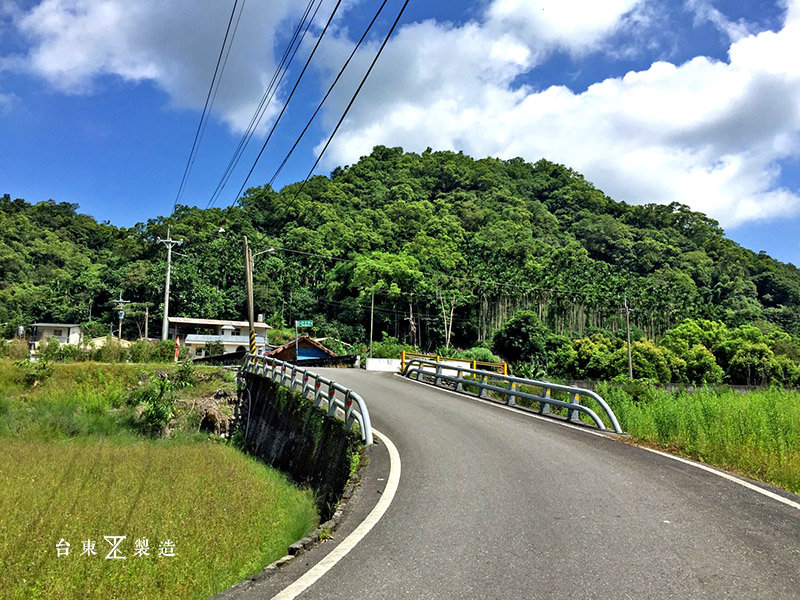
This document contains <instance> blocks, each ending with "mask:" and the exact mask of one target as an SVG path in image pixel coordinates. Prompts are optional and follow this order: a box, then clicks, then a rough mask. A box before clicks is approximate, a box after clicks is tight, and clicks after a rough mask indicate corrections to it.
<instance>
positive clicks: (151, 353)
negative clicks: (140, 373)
mask: <svg viewBox="0 0 800 600" xmlns="http://www.w3.org/2000/svg"><path fill="white" fill-rule="evenodd" d="M128 353H129V355H130V359H131V362H136V363H148V362H154V361H155V360H156V359H157V356H158V347H157V344H154V343H153V342H148V341H147V340H136V341H135V342H134V343H133V344H131V347H130V348H129V349H128Z"/></svg>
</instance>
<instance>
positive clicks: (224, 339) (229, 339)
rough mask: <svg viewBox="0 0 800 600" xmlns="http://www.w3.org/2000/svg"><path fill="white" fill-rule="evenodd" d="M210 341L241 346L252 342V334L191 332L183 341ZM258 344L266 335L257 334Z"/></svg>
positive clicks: (202, 342) (261, 342)
mask: <svg viewBox="0 0 800 600" xmlns="http://www.w3.org/2000/svg"><path fill="white" fill-rule="evenodd" d="M208 342H220V343H222V344H225V345H228V346H231V345H233V344H237V345H239V346H247V345H248V344H249V343H250V336H247V335H225V336H222V335H199V334H195V333H190V334H189V335H187V336H186V339H185V340H184V341H183V343H184V344H192V345H194V344H206V343H208ZM256 344H258V345H263V344H264V337H263V336H258V335H257V336H256Z"/></svg>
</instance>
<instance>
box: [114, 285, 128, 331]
mask: <svg viewBox="0 0 800 600" xmlns="http://www.w3.org/2000/svg"><path fill="white" fill-rule="evenodd" d="M116 302H117V311H118V312H117V315H118V316H119V336H118V339H120V340H122V319H124V318H125V311H124V310H123V309H124V308H125V305H126V304H130V303H131V301H130V300H123V299H122V290H120V292H119V299H118V300H117V301H116Z"/></svg>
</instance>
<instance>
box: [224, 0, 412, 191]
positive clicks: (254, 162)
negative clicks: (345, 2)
mask: <svg viewBox="0 0 800 600" xmlns="http://www.w3.org/2000/svg"><path fill="white" fill-rule="evenodd" d="M341 4H342V0H337V2H336V6H334V8H333V12H332V13H331V16H330V17H329V18H328V22H327V23H325V27H324V28H323V29H322V33H321V34H320V36H319V37H318V38H317V43H316V44H314V49H313V50H311V54H310V55H309V56H308V59H307V60H306V64H305V65H304V66H303V70H302V71H301V72H300V75H299V76H298V77H297V81H295V84H294V87H292V91H291V92H290V93H289V96H288V97H287V98H286V101H285V102H284V103H283V108H282V109H281V112H280V114H279V115H278V118H277V119H275V122H274V123H273V124H272V128H271V129H270V132H269V135H267V139H266V140H265V141H264V145H263V146H261V150H260V151H259V153H258V156H256V159H255V161H253V166H252V167H250V171H249V172H248V173H247V177H245V179H244V182H243V183H242V186H241V187H240V188H239V191H238V192H237V193H236V198H239V197H240V196H241V194H242V191H243V190H244V188H245V186H246V185H247V181H248V180H249V179H250V176H251V175H252V174H253V171H255V168H256V165H257V164H258V161H259V160H260V159H261V155H262V154H264V150H266V148H267V144H269V141H270V140H271V139H272V134H273V133H275V129H276V128H277V127H278V123H280V122H281V118H282V117H283V115H284V113H285V112H286V109H287V108H288V106H289V103H290V102H291V101H292V97H293V96H294V93H295V92H296V91H297V87H298V86H299V85H300V81H302V79H303V76H304V75H305V73H306V70H307V69H308V65H310V64H311V60H312V59H313V58H314V55H315V54H316V53H317V49H318V48H319V45H320V43H322V39H323V38H324V37H325V33H326V32H327V31H328V27H330V24H331V22H332V21H333V18H334V17H335V16H336V11H338V10H339V6H340V5H341ZM406 4H408V0H406Z"/></svg>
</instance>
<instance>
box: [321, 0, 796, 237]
mask: <svg viewBox="0 0 800 600" xmlns="http://www.w3.org/2000/svg"><path fill="white" fill-rule="evenodd" d="M522 4H523V3H521V2H515V1H514V0H496V1H495V2H493V3H492V4H491V5H490V7H489V8H488V10H487V13H486V19H485V20H484V21H483V22H481V23H470V24H467V25H465V26H463V27H458V28H454V27H446V26H441V25H438V24H436V23H427V24H413V25H410V26H407V27H405V28H403V29H402V30H401V31H400V32H399V34H398V35H397V37H396V39H395V40H394V41H393V42H392V44H391V46H390V47H389V48H388V49H387V52H386V55H385V60H384V59H383V58H382V59H381V60H382V61H383V62H382V63H381V69H380V71H379V72H377V73H376V76H375V79H374V80H372V81H370V82H369V84H368V85H369V87H368V89H365V92H364V96H365V97H364V98H362V99H361V100H360V104H359V110H357V111H356V112H354V113H353V115H352V118H351V119H350V120H349V122H348V123H347V125H346V127H344V128H343V130H342V131H340V133H339V134H338V137H337V139H336V140H335V141H334V144H333V145H332V146H331V149H330V150H329V153H330V155H329V156H328V159H327V160H328V164H329V165H333V164H343V163H352V162H353V161H355V160H356V159H357V158H358V156H360V155H363V154H365V153H367V152H369V150H370V149H371V147H372V146H373V145H375V144H385V145H400V146H403V147H404V148H406V149H409V150H417V151H420V150H422V149H424V148H425V147H426V146H431V147H434V148H439V149H452V150H464V151H465V152H468V153H470V154H472V155H474V156H486V155H493V156H498V157H501V158H512V157H515V156H522V157H524V158H526V159H528V160H536V159H538V158H540V157H545V158H548V159H550V160H554V161H557V162H562V163H565V164H567V165H569V166H571V167H574V168H576V169H578V170H579V171H581V172H583V173H584V174H585V175H586V176H587V177H588V178H589V179H590V180H592V181H594V182H595V183H596V184H597V185H598V187H600V188H601V189H603V190H604V191H606V192H607V193H608V194H609V195H611V196H612V197H614V198H616V199H618V200H625V201H628V202H632V203H645V202H663V203H668V202H672V201H677V202H681V203H684V204H688V205H689V206H691V207H692V208H694V209H696V210H701V211H704V212H706V213H708V214H709V215H710V216H712V217H714V218H716V219H718V220H719V221H720V222H721V223H722V224H723V225H725V226H728V227H735V226H737V225H740V224H742V223H745V222H748V221H754V220H768V219H774V218H777V217H779V216H785V215H791V214H796V213H798V212H800V197H798V195H797V191H796V190H795V191H792V190H788V189H785V188H784V187H781V185H780V167H779V162H780V161H782V160H785V159H796V158H797V156H798V150H800V64H798V63H797V61H796V60H795V57H796V56H798V55H800V30H799V28H800V8H798V4H800V2H798V1H797V0H793V2H792V3H791V5H790V6H789V9H788V13H787V17H786V22H785V24H784V27H783V28H782V30H780V31H778V32H771V31H765V32H761V33H759V34H757V35H752V34H751V35H744V36H743V37H741V39H738V41H735V42H733V43H732V45H731V46H730V50H729V60H727V61H715V60H712V59H709V58H705V57H697V58H695V59H693V60H690V61H688V62H686V63H683V64H679V65H675V64H671V63H667V62H656V63H654V64H652V66H651V67H650V68H648V69H646V70H642V71H637V72H630V73H628V74H627V75H625V76H624V77H619V78H611V79H607V80H604V81H601V82H599V83H596V84H594V85H592V86H590V87H589V88H588V89H586V90H584V91H581V92H574V91H572V90H570V89H568V88H566V87H561V86H554V87H550V88H547V89H544V90H535V89H531V88H528V87H519V86H514V84H513V82H514V80H515V77H517V76H518V75H522V74H525V73H529V72H531V70H532V69H533V73H534V74H535V65H536V56H537V53H536V52H534V51H531V52H529V54H525V53H524V52H521V51H519V50H515V49H514V48H515V46H517V45H521V47H523V48H528V49H529V50H530V46H529V45H528V44H526V43H525V42H524V40H525V38H524V36H522V35H521V34H520V32H519V31H515V30H513V29H508V28H499V27H498V26H497V23H498V22H502V19H503V15H506V14H510V12H509V11H511V10H513V9H514V7H515V6H516V7H517V8H519V7H520V6H522ZM524 4H525V5H528V4H530V5H533V4H535V3H524ZM542 4H544V3H542ZM598 4H599V3H598ZM603 4H604V5H605V3H603ZM587 6H588V5H587ZM632 6H633V5H632V3H623V2H618V3H616V5H615V8H616V13H614V14H615V15H616V17H615V18H608V19H606V20H605V21H604V24H605V28H602V27H601V28H598V30H597V31H596V33H594V34H593V35H590V34H587V33H586V32H585V31H582V32H581V27H586V26H588V25H575V26H574V27H575V28H576V29H570V27H573V26H572V25H570V26H569V27H565V28H563V29H561V31H560V32H559V33H556V32H551V37H552V39H553V40H556V41H554V42H553V43H556V44H562V43H567V42H568V41H569V40H572V39H576V40H583V39H590V40H593V41H594V43H595V44H599V43H601V41H602V36H603V35H604V34H605V35H611V34H613V32H614V31H615V30H616V29H617V28H618V27H619V24H620V22H621V19H624V16H625V15H626V14H627V11H629V10H630V9H631V8H632ZM573 8H574V7H573ZM542 12H546V11H542ZM590 12H591V11H590ZM527 15H528V16H529V17H530V18H532V19H535V17H536V13H535V11H530V12H529V13H527ZM589 20H592V19H588V20H587V21H589ZM550 22H551V23H558V22H559V19H558V18H556V17H552V18H551V20H550ZM542 23H543V22H537V24H536V25H526V26H525V29H526V30H531V28H534V29H535V27H538V26H543V25H542ZM573 32H581V33H575V34H574V36H573ZM574 47H575V48H576V49H577V50H578V51H580V50H581V49H582V47H581V45H580V44H578V45H576V46H574ZM495 48H508V49H509V50H508V51H506V52H503V51H500V50H495Z"/></svg>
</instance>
